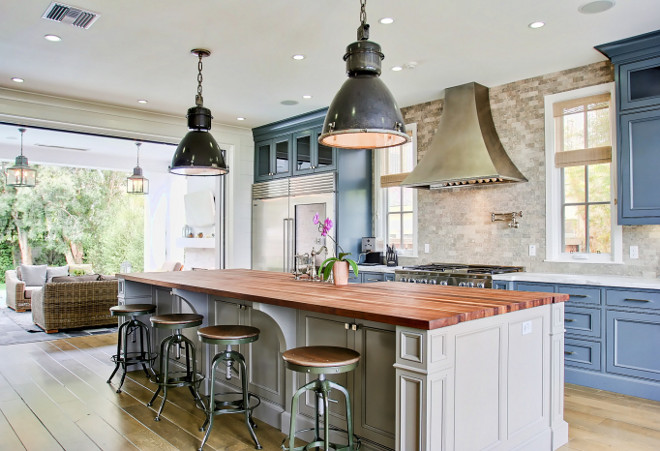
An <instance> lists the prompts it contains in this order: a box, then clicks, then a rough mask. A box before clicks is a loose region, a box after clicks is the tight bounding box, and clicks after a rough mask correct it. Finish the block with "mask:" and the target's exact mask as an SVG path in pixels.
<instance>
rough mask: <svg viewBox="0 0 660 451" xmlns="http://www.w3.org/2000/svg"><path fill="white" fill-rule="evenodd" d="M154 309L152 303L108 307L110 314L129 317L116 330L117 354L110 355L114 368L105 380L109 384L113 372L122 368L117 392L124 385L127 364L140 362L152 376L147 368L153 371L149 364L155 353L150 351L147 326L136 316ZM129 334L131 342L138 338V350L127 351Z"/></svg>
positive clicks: (146, 372)
mask: <svg viewBox="0 0 660 451" xmlns="http://www.w3.org/2000/svg"><path fill="white" fill-rule="evenodd" d="M155 311H156V306H155V305H153V304H126V305H115V306H114V307H110V315H111V316H119V317H127V318H130V319H128V320H127V321H124V322H123V323H122V324H121V326H119V330H118V331H117V335H118V336H117V354H115V355H113V356H112V361H113V362H115V369H114V370H113V371H112V374H111V375H110V377H109V378H108V381H107V382H108V384H109V383H110V381H111V380H112V378H113V377H114V376H115V374H117V370H119V367H121V368H122V374H121V382H120V383H119V387H118V388H117V393H121V387H122V386H123V385H124V379H126V368H127V367H128V366H129V365H137V364H138V363H140V364H142V369H143V370H144V373H145V374H146V375H147V377H151V376H152V374H151V373H150V372H149V370H151V371H152V372H153V369H152V368H151V364H152V362H153V361H154V360H155V359H156V354H155V353H152V352H151V336H150V334H149V328H148V327H147V325H146V324H144V323H143V322H141V321H138V319H137V317H138V316H141V315H148V314H150V313H153V312H155ZM131 335H132V336H133V343H135V342H136V341H137V340H139V342H140V350H139V351H131V352H128V340H129V336H131ZM145 341H146V344H147V349H146V350H145V349H144V345H145ZM147 364H148V365H149V370H148V369H147Z"/></svg>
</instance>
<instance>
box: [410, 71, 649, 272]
mask: <svg viewBox="0 0 660 451" xmlns="http://www.w3.org/2000/svg"><path fill="white" fill-rule="evenodd" d="M613 79H614V74H613V67H612V65H611V64H610V63H609V62H601V63H595V64H591V65H588V66H584V67H579V68H574V69H569V70H565V71H562V72H556V73H552V74H547V75H543V76H539V77H534V78H530V79H526V80H521V81H516V82H514V83H509V84H506V85H502V86H495V87H492V88H490V104H491V109H492V112H493V120H494V122H495V127H496V129H497V132H498V134H499V137H500V140H501V141H502V144H503V145H504V148H505V149H506V151H507V153H508V154H509V156H510V157H511V159H512V160H513V162H514V163H515V164H516V166H517V167H518V169H520V171H521V172H522V173H523V174H524V175H525V177H527V179H528V180H529V182H527V183H516V184H511V185H500V186H492V187H485V188H457V189H450V190H440V191H427V190H419V191H418V210H419V212H418V221H419V224H418V225H419V243H418V244H419V246H418V249H419V257H418V258H401V259H400V261H401V263H402V264H421V263H430V262H457V263H472V264H477V263H478V264H493V265H521V266H524V267H525V268H526V270H527V271H529V272H544V273H570V274H612V275H622V276H635V277H649V278H655V277H658V276H659V275H660V267H659V266H658V265H659V262H660V260H659V254H660V225H653V226H624V227H623V261H624V263H623V264H585V263H551V262H545V261H544V258H545V238H546V237H545V130H544V128H545V117H544V96H546V95H549V94H556V93H559V92H564V91H570V90H574V89H578V88H583V87H587V86H593V85H598V84H602V83H607V82H611V81H613ZM467 81H469V80H466V82H467ZM477 81H478V80H477ZM442 107H443V100H434V101H431V102H427V103H423V104H419V105H413V106H410V107H406V108H403V109H402V112H403V115H404V118H405V121H406V123H413V122H416V123H417V148H418V159H421V158H422V157H423V155H424V152H425V151H426V149H427V148H428V146H429V144H430V142H431V138H432V137H433V135H434V134H435V131H436V129H437V126H438V122H439V118H440V115H441V114H442ZM512 211H522V212H523V217H522V219H521V220H520V227H519V228H517V229H510V228H509V227H507V225H506V223H504V222H496V223H493V222H491V217H490V216H491V212H496V213H504V212H512ZM425 243H428V244H429V245H430V252H429V253H428V254H426V253H424V244H425ZM530 244H535V245H536V246H537V253H536V256H535V257H530V256H529V255H528V246H529V245H530ZM631 245H637V246H639V259H635V260H631V259H630V258H629V254H628V249H629V246H631Z"/></svg>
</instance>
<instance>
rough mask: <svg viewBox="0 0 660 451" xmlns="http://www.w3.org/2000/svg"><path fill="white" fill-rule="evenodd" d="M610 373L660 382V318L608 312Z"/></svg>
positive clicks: (608, 364)
mask: <svg viewBox="0 0 660 451" xmlns="http://www.w3.org/2000/svg"><path fill="white" fill-rule="evenodd" d="M607 371H608V372H610V373H616V374H624V375H628V376H635V377H643V378H646V379H652V380H654V381H660V315H649V314H645V313H630V312H616V311H610V312H607Z"/></svg>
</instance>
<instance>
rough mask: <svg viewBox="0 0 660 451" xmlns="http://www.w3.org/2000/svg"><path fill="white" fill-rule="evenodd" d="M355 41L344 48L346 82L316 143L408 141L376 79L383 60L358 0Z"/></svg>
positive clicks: (359, 145)
mask: <svg viewBox="0 0 660 451" xmlns="http://www.w3.org/2000/svg"><path fill="white" fill-rule="evenodd" d="M360 5H361V7H360V22H361V24H360V27H359V28H358V31H357V39H358V40H357V42H353V43H352V44H350V45H349V46H348V47H347V48H346V54H345V55H344V61H346V71H347V72H348V80H346V81H345V82H344V84H343V85H342V87H341V89H340V90H339V92H337V95H335V98H334V99H333V101H332V103H331V104H330V108H329V109H328V113H327V114H326V116H325V121H324V123H323V131H322V133H321V135H320V136H319V143H321V144H324V145H326V146H329V147H340V148H345V149H378V148H383V147H392V146H398V145H401V144H405V143H407V142H408V141H410V137H409V136H408V134H407V133H406V129H405V126H404V124H403V116H402V114H401V110H399V107H398V106H397V104H396V101H395V100H394V96H392V93H391V92H390V91H389V89H387V86H385V83H383V81H382V80H381V79H380V78H379V75H380V69H381V61H382V59H383V58H384V55H383V53H382V52H381V51H380V45H378V44H376V43H375V42H372V41H369V24H367V13H366V10H365V7H366V0H360Z"/></svg>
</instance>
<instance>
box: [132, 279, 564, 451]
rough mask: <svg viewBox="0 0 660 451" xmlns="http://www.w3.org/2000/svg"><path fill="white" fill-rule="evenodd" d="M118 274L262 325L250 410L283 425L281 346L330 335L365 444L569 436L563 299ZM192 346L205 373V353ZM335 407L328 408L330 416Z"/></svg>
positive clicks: (497, 444) (213, 314) (152, 294)
mask: <svg viewBox="0 0 660 451" xmlns="http://www.w3.org/2000/svg"><path fill="white" fill-rule="evenodd" d="M119 277H120V288H119V291H120V292H119V300H120V303H122V302H123V303H144V302H152V303H154V304H155V305H156V306H157V313H158V314H163V313H169V312H186V311H195V312H197V313H200V314H202V315H204V324H203V325H213V324H251V325H254V326H256V327H259V328H260V329H261V331H262V333H261V336H260V339H259V341H257V342H255V343H253V344H252V345H249V346H246V347H245V348H244V349H242V352H243V353H244V354H245V356H246V359H247V360H248V362H249V365H250V368H251V380H250V390H251V391H253V392H255V393H257V394H258V395H260V396H261V397H262V400H263V401H264V402H263V403H262V406H260V407H259V408H258V410H255V416H256V417H257V418H259V419H261V420H263V421H266V422H267V423H269V424H271V425H273V426H274V427H276V428H278V429H280V430H282V431H286V430H287V428H288V424H289V415H290V405H289V403H290V399H291V395H292V393H293V392H294V391H295V389H296V388H297V387H298V386H299V385H302V383H303V381H302V380H300V381H298V380H296V376H295V375H293V374H292V373H291V372H288V371H285V370H284V368H283V365H282V363H281V359H280V353H281V352H282V351H284V350H286V349H290V348H292V347H296V346H305V345H318V344H332V345H342V346H347V347H352V348H354V349H356V350H358V351H359V352H360V353H361V354H362V359H361V361H360V365H359V367H358V369H357V370H356V371H355V372H354V373H352V374H349V375H338V379H337V381H338V382H340V383H342V384H344V385H346V386H347V387H348V388H349V391H351V396H352V397H353V398H354V401H353V406H354V415H353V418H354V426H355V430H356V433H357V434H358V435H360V436H361V437H362V439H363V449H383V447H385V448H394V449H397V450H402V451H403V450H405V451H408V450H418V449H419V450H441V449H442V450H444V449H448V450H449V449H457V450H459V449H460V450H465V449H483V448H489V449H530V450H543V449H547V450H550V449H556V448H558V447H559V446H561V445H563V444H564V443H566V441H567V440H568V426H567V424H566V422H565V421H564V420H563V333H564V323H563V302H564V301H565V300H566V299H567V298H568V296H566V295H563V294H559V293H529V292H513V291H504V290H488V289H476V288H460V287H446V286H429V285H411V284H404V283H396V282H382V283H372V284H365V285H349V286H345V287H335V286H333V285H331V284H327V283H312V282H305V281H295V280H293V277H292V276H291V275H290V274H284V273H273V272H265V271H253V270H212V271H184V272H173V273H137V274H136V273H134V274H121V275H120V276H119ZM152 333H154V334H155V336H154V338H155V339H157V340H158V339H160V338H161V337H159V336H156V334H157V333H158V331H157V330H153V331H152ZM200 355H201V357H200V360H201V361H200V365H201V368H202V369H203V371H205V372H206V371H207V370H208V368H209V363H210V359H211V357H212V355H211V353H208V352H204V353H200ZM207 383H208V381H207ZM216 383H217V384H228V385H230V386H231V384H232V383H233V381H229V382H226V381H224V380H223V381H220V380H219V379H218V380H216ZM206 388H208V386H207V387H206ZM301 404H302V405H301V415H300V418H299V422H300V423H299V424H303V425H304V424H305V423H307V424H311V419H310V418H309V416H308V415H307V416H306V415H305V414H309V413H311V411H312V408H313V400H311V399H308V400H304V401H303V402H302V403H301ZM341 411H342V406H341V405H338V404H337V405H334V406H333V407H332V408H331V413H332V414H333V420H331V421H333V422H336V423H337V425H338V426H341V424H342V421H341V420H342V418H341ZM303 438H304V436H303Z"/></svg>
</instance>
